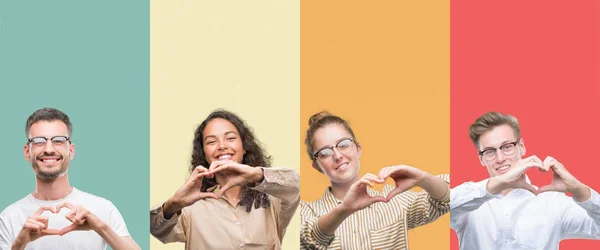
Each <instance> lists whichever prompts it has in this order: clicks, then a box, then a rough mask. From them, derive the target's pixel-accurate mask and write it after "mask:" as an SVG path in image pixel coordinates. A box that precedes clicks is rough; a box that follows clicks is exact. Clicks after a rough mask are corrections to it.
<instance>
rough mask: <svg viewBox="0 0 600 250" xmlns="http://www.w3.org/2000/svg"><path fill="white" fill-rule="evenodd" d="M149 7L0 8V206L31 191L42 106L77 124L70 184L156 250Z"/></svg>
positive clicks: (47, 4) (18, 4) (19, 4)
mask: <svg viewBox="0 0 600 250" xmlns="http://www.w3.org/2000/svg"><path fill="white" fill-rule="evenodd" d="M149 76H150V72H149V1H4V0H1V1H0V138H1V139H2V140H0V157H1V158H2V163H0V190H1V191H0V209H4V208H5V207H6V206H8V205H10V204H11V203H13V202H15V201H17V200H19V199H21V198H22V197H24V196H26V195H27V194H28V193H30V192H31V191H33V189H34V187H35V177H34V174H33V172H32V170H31V165H30V163H29V162H27V161H26V160H25V159H24V158H23V146H24V144H25V139H26V137H25V121H26V119H27V117H28V116H29V115H30V114H31V113H32V112H33V111H35V110H36V109H39V108H42V107H54V108H58V109H60V110H62V111H64V112H65V113H67V115H69V117H70V118H71V122H72V123H73V143H74V145H75V147H76V153H75V158H74V159H73V161H72V162H71V164H70V167H69V179H70V182H71V185H73V186H75V187H77V188H78V189H80V190H83V191H85V192H89V193H92V194H95V195H98V196H101V197H104V198H107V199H108V200H110V201H112V202H113V203H114V204H115V206H117V208H118V209H119V210H120V212H121V214H122V215H123V218H124V219H125V222H126V223H127V227H128V229H129V232H130V234H131V235H132V237H133V238H134V239H135V240H136V241H137V242H138V244H139V245H140V247H141V248H142V249H149V234H148V228H149V218H148V216H149V214H148V204H149V169H150V168H149V164H150V162H149V159H150V156H149V152H150V151H149V148H150V147H149V143H150V141H149V136H150V132H149V131H150V125H149V121H150V118H149V111H150V103H149V96H150V92H149V88H150V85H149Z"/></svg>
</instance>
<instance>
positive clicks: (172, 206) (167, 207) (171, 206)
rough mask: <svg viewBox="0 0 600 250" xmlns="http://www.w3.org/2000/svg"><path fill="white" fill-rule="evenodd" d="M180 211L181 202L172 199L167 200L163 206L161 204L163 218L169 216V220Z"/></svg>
mask: <svg viewBox="0 0 600 250" xmlns="http://www.w3.org/2000/svg"><path fill="white" fill-rule="evenodd" d="M181 209H183V206H182V204H181V202H177V201H175V200H174V199H173V197H171V198H170V199H168V200H167V201H166V202H165V204H163V214H164V215H165V217H167V215H169V216H168V217H169V218H171V216H172V215H173V214H176V213H177V212H178V211H179V210H181ZM165 219H166V218H165Z"/></svg>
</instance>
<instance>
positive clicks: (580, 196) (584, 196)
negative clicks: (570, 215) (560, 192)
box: [571, 182, 592, 202]
mask: <svg viewBox="0 0 600 250" xmlns="http://www.w3.org/2000/svg"><path fill="white" fill-rule="evenodd" d="M571 194H572V195H573V198H574V199H575V201H577V202H584V201H587V200H589V199H590V197H592V192H591V191H590V188H588V187H587V186H586V185H585V184H583V183H581V182H580V185H578V186H577V187H576V188H575V189H574V190H573V191H571Z"/></svg>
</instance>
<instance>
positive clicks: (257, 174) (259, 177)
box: [252, 167, 265, 184]
mask: <svg viewBox="0 0 600 250" xmlns="http://www.w3.org/2000/svg"><path fill="white" fill-rule="evenodd" d="M264 178H265V172H264V170H263V168H261V167H255V168H254V178H252V184H254V183H260V182H262V181H263V180H264Z"/></svg>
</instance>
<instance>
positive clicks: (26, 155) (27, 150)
mask: <svg viewBox="0 0 600 250" xmlns="http://www.w3.org/2000/svg"><path fill="white" fill-rule="evenodd" d="M29 153H30V152H29V146H28V144H25V146H24V147H23V156H24V157H25V160H27V161H31V159H29Z"/></svg>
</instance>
